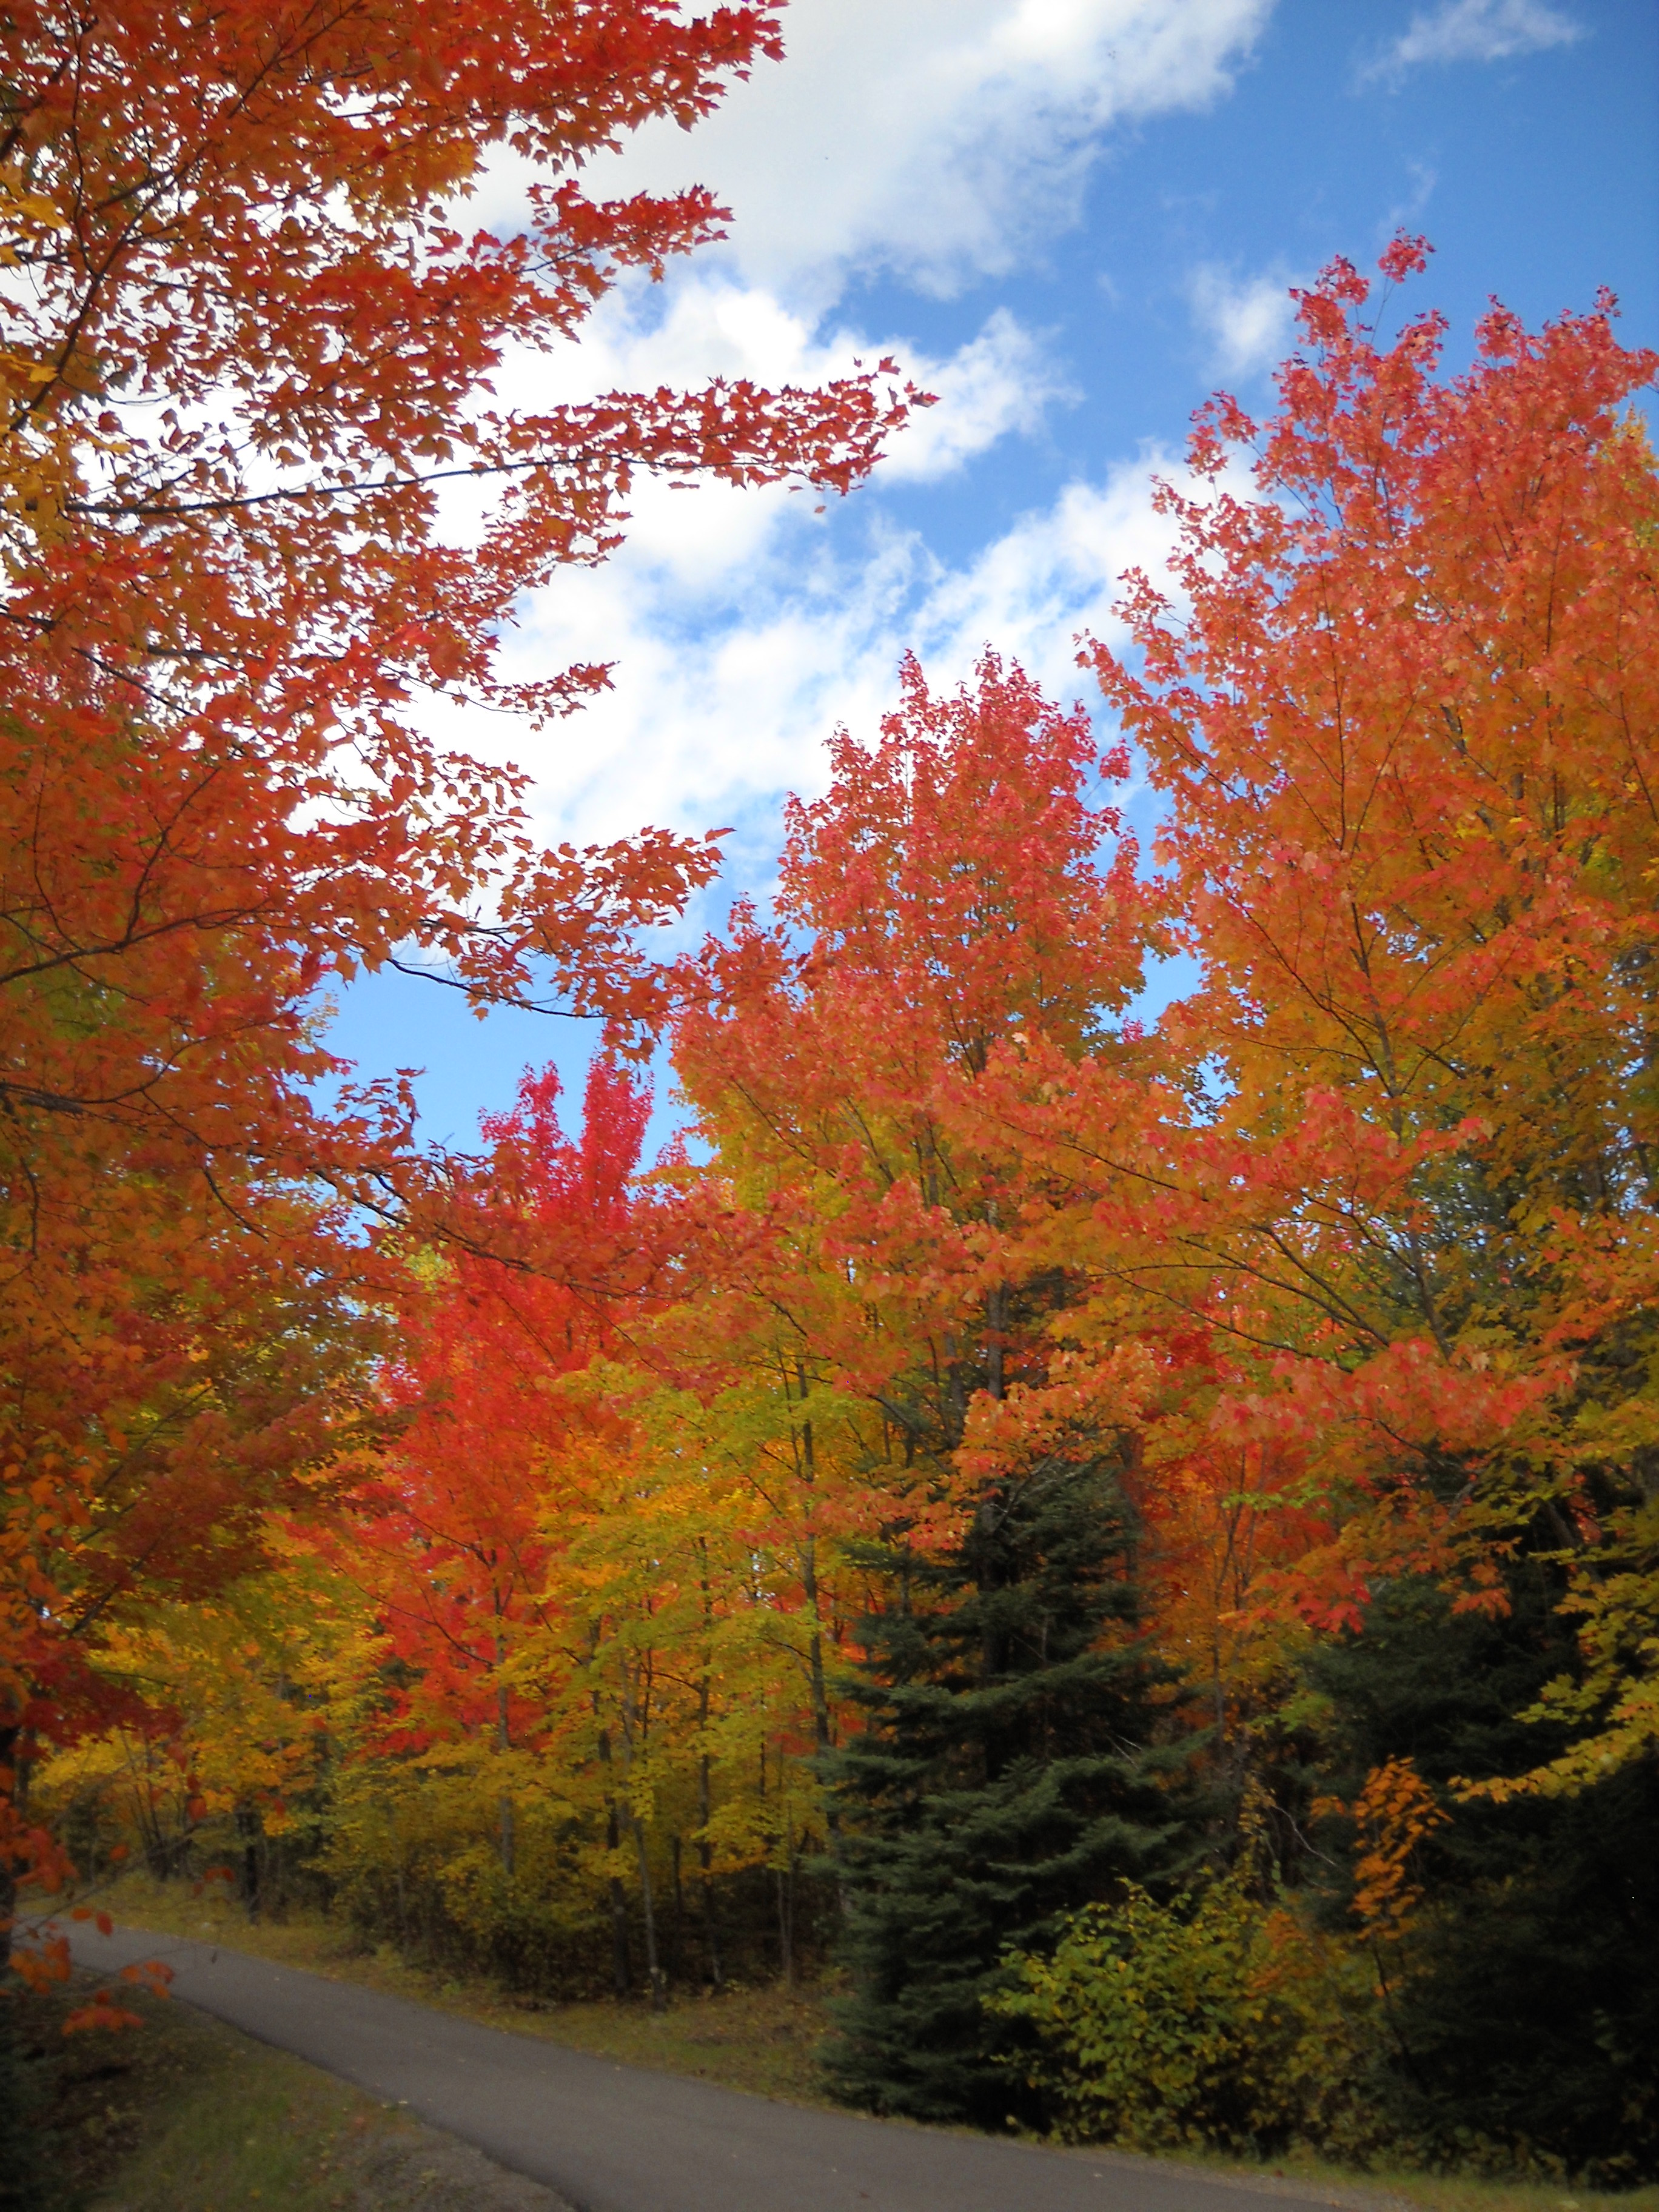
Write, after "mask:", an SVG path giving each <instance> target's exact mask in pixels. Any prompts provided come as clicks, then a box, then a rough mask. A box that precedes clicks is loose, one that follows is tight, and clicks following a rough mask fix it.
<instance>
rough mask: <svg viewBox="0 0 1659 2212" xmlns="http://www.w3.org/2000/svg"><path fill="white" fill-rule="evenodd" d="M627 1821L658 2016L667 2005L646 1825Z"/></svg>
mask: <svg viewBox="0 0 1659 2212" xmlns="http://www.w3.org/2000/svg"><path fill="white" fill-rule="evenodd" d="M628 1819H629V1826H630V1827H631V1828H632V1829H633V1831H634V1850H635V1855H636V1857H638V1859H639V1863H640V1904H641V1909H642V1911H643V1912H644V1915H645V1971H646V1972H647V1975H648V1976H649V1978H650V1981H651V2009H652V2011H653V2012H660V2011H661V2010H662V2009H663V2008H664V2006H665V2004H666V2003H667V2002H668V1990H667V1985H666V1984H665V1981H664V1979H663V1971H662V1967H661V1966H660V1964H659V1961H658V1958H657V1915H656V1910H655V1907H654V1905H653V1901H652V1895H651V1860H650V1857H649V1854H648V1853H647V1850H646V1848H645V1823H644V1821H643V1820H641V1818H640V1817H639V1815H638V1814H637V1813H633V1812H630V1813H629V1816H628Z"/></svg>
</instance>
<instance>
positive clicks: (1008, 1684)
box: [825, 1459, 1190, 2126]
mask: <svg viewBox="0 0 1659 2212" xmlns="http://www.w3.org/2000/svg"><path fill="white" fill-rule="evenodd" d="M1133 1541H1134V1526H1133V1516H1132V1515H1131V1512H1130V1510H1129V1508H1128V1505H1127V1501H1126V1500H1125V1498H1124V1497H1123V1495H1122V1492H1121V1487H1120V1486H1119V1483H1118V1480H1117V1478H1116V1472H1115V1468H1114V1467H1113V1466H1112V1465H1111V1463H1110V1462H1108V1461H1106V1460H1103V1459H1096V1460H1091V1461H1088V1462H1079V1461H1076V1460H1070V1461H1065V1460H1060V1459H1053V1460H1049V1461H1047V1462H1043V1463H1042V1464H1040V1465H1039V1466H1037V1467H1036V1468H1033V1469H1031V1470H1030V1472H1029V1473H1027V1474H1024V1475H1023V1476H1022V1477H1020V1478H1019V1479H1018V1480H1013V1481H1011V1482H1009V1483H1007V1484H1006V1485H1004V1486H1001V1487H1000V1489H999V1491H998V1492H996V1494H995V1495H994V1496H988V1497H987V1498H985V1499H984V1500H982V1501H981V1506H980V1509H979V1510H978V1511H977V1513H976V1514H975V1519H974V1522H973V1523H972V1526H971V1527H970V1528H969V1531H968V1533H967V1534H966V1536H965V1538H964V1539H963V1541H962V1543H961V1544H960V1546H959V1547H957V1549H956V1550H955V1551H953V1552H952V1553H949V1554H947V1555H945V1556H941V1557H935V1558H933V1559H915V1558H908V1559H904V1560H902V1561H900V1560H898V1559H895V1558H894V1557H892V1556H891V1555H888V1556H887V1557H885V1559H883V1560H882V1561H880V1562H879V1564H881V1565H884V1567H885V1569H886V1571H888V1573H890V1575H891V1576H892V1577H893V1578H894V1582H893V1587H894V1590H895V1598H896V1601H895V1602H894V1603H893V1604H892V1605H891V1606H890V1607H889V1608H888V1609H887V1610H885V1611H883V1612H880V1613H876V1614H874V1615H872V1616H871V1617H870V1618H869V1619H868V1620H866V1622H865V1624H864V1627H863V1633H862V1640H863V1643H864V1647H865V1658H864V1662H863V1665H862V1668H861V1670H860V1674H858V1675H857V1676H856V1677H854V1680H852V1681H851V1682H850V1683H849V1684H848V1686H847V1687H848V1693H849V1695H850V1696H851V1698H852V1699H853V1701H854V1704H855V1705H858V1706H860V1707H861V1708H862V1709H863V1712H864V1715H865V1717H866V1725H865V1728H864V1729H863V1731H862V1733H860V1734H859V1735H855V1736H854V1737H853V1738H852V1739H851V1740H850V1741H848V1743H847V1745H846V1746H845V1747H844V1748H842V1750H840V1751H839V1752H837V1753H834V1754H832V1755H831V1756H830V1757H829V1759H827V1760H826V1762H825V1765H826V1769H827V1772H828V1775H829V1781H830V1783H831V1785H832V1790H833V1796H834V1801H835V1803H836V1811H837V1815H838V1829H839V1841H838V1846H837V1852H836V1870H837V1873H838V1875H839V1876H840V1880H841V1883H842V1895H843V1899H844V1904H845V1911H846V1928H845V1936H844V1943H843V1956H844V1958H845V1960H846V1961H847V1963H848V1966H850V1968H851V1971H852V1975H853V1983H854V1991H853V1995H852V1996H851V1998H850V1999H849V2000H848V2002H846V2003H845V2004H844V2005H843V2007H842V2021H841V2027H842V2033H841V2035H840V2037H839V2039H838V2041H837V2043H836V2045H834V2046H833V2047H832V2050H831V2051H830V2054H829V2060H828V2064H829V2076H830V2081H831V2085H832V2087H834V2089H835V2091H836V2093H837V2094H838V2095H839V2096H841V2097H842V2099H844V2100H846V2101H847V2102H848V2103H851V2104H858V2105H862V2106H866V2107H868V2108H869V2109H871V2110H873V2111H876V2112H895V2113H903V2114H906V2115H908V2116H909V2117H910V2118H915V2119H922V2120H970V2121H974V2122H976V2123H978V2124H981V2125H988V2126H997V2125H1000V2124H1002V2123H1003V2122H1004V2121H1005V2119H1006V2118H1008V2117H1010V2116H1013V2117H1018V2118H1024V2117H1027V2115H1026V2113H1025V2112H1024V2106H1025V2104H1026V2103H1027V2102H1028V2101H1029V2100H1028V2098H1027V2094H1026V2093H1025V2092H1024V2090H1023V2089H1022V2088H1021V2087H1020V2086H1019V2083H1018V2075H1017V2074H1015V2073H1013V2072H1011V2071H1010V2070H1009V2069H1008V2068H1007V2067H1006V2063H1002V2062H1004V2061H1005V2060H1006V2057H1007V2056H1008V2055H1009V2053H1010V2050H1011V2039H1012V2034H1013V2033H1014V2031H1013V2030H1012V2028H1011V2027H1009V2026H1008V2025H1006V2024H1004V2023H999V2022H996V2021H992V2020H991V2019H989V2018H988V2017H987V2015H986V2013H985V2011H984V2009H983V2005H982V2000H983V1998H984V1997H985V1996H987V1994H988V1993H989V1992H990V1991H991V1990H993V1989H994V1987H997V1986H1000V1983H1001V1980H1002V1976H1003V1971H1004V1970H1003V1968H1002V1966H1001V1963H1000V1961H1001V1955H1002V1954H1003V1952H1004V1951H1005V1949H1006V1948H1008V1947H1010V1946H1013V1947H1017V1948H1018V1949H1020V1950H1022V1951H1033V1950H1041V1949H1042V1948H1044V1947H1045V1946H1046V1945H1048V1944H1049V1943H1051V1942H1053V1941H1054V1937H1055V1936H1056V1935H1057V1933H1058V1923H1059V1922H1060V1918H1061V1917H1062V1916H1064V1915H1066V1913H1069V1912H1071V1911H1074V1910H1075V1909H1076V1908H1077V1907H1079V1906H1080V1905H1084V1904H1085V1903H1088V1902H1089V1901H1090V1900H1091V1899H1097V1898H1100V1897H1103V1896H1104V1895H1107V1894H1109V1892H1110V1889H1111V1887H1112V1884H1113V1882H1114V1881H1116V1880H1118V1879H1121V1878H1122V1877H1124V1876H1133V1877H1135V1878H1137V1879H1145V1878H1146V1875H1148V1874H1149V1873H1151V1872H1152V1871H1153V1870H1154V1869H1157V1868H1158V1867H1159V1866H1161V1865H1163V1864H1164V1863H1165V1862H1166V1861H1167V1860H1168V1858H1169V1857H1170V1851H1171V1845H1172V1842H1173V1839H1174V1838H1175V1836H1176V1830H1177V1827H1178V1825H1179V1824H1178V1817H1177V1814H1176V1809H1175V1808H1174V1806H1173V1804H1172V1801H1171V1797H1170V1794H1169V1792H1168V1790H1167V1788H1166V1787H1165V1778H1166V1777H1168V1776H1169V1775H1170V1773H1171V1771H1173V1769H1174V1768H1175V1767H1176V1765H1178V1764H1179V1762H1180V1760H1181V1759H1182V1756H1183V1753H1181V1752H1178V1751H1174V1750H1170V1749H1160V1748H1158V1747H1157V1739H1158V1735H1159V1734H1160V1725H1159V1724H1160V1721H1161V1720H1163V1719H1164V1718H1165V1717H1167V1714H1168V1711H1169V1706H1170V1701H1171V1694H1172V1678H1171V1676H1170V1673H1169V1671H1168V1669H1167V1668H1160V1667H1159V1666H1158V1665H1157V1664H1156V1663H1155V1662H1152V1661H1151V1660H1150V1659H1149V1658H1148V1656H1146V1651H1145V1650H1144V1648H1143V1646H1142V1644H1141V1642H1140V1640H1139V1637H1138V1635H1137V1632H1136V1615H1137V1610H1138V1607H1137V1596H1136V1589H1135V1583H1134V1579H1133ZM870 1564H872V1565H876V1564H878V1562H877V1561H876V1560H875V1559H872V1560H871V1562H870ZM1188 1741H1190V1739H1189V1740H1188Z"/></svg>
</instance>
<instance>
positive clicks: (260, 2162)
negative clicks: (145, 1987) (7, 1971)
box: [25, 1978, 399, 2212]
mask: <svg viewBox="0 0 1659 2212" xmlns="http://www.w3.org/2000/svg"><path fill="white" fill-rule="evenodd" d="M77 1979H79V1978H77ZM87 1986H88V1987H89V1986H90V1984H89V1983H88V1984H87ZM85 1994H86V1990H85V1988H77V1989H76V1990H73V1991H71V1992H69V1993H66V1994H65V1995H64V1996H62V1997H57V1996H54V1997H52V1998H47V1999H35V2000H26V2001H25V2002H28V2003H30V2005H31V2006H32V2007H33V2006H35V2005H38V2006H39V2007H40V2012H39V2014H38V2015H36V2016H34V2017H33V2018H31V2020H30V2021H29V2025H30V2027H31V2028H32V2029H33V2033H34V2035H35V2037H36V2039H37V2040H38V2041H39V2042H40V2044H42V2045H45V2047H46V2048H47V2049H48V2050H52V2051H58V2050H61V2056H60V2057H58V2062H57V2075H58V2081H57V2093H56V2098H55V2100H54V2105H53V2109H52V2130H53V2134H54V2136H55V2142H54V2145H53V2154H54V2159H55V2161H56V2162H57V2164H58V2170H59V2172H60V2173H61V2174H62V2175H63V2178H64V2180H65V2181H66V2183H67V2185H68V2193H69V2197H70V2201H71V2202H76V2201H79V2202H82V2203H87V2204H88V2205H89V2206H91V2207H93V2208H96V2212H236V2208H238V2207H240V2206H244V2205H249V2204H269V2205H273V2206H281V2207H283V2212H335V2209H336V2208H337V2207H340V2206H343V2205H347V2204H349V2205H352V2206H353V2207H354V2212H355V2208H356V2205H357V2203H358V2202H359V2199H358V2197H357V2196H356V2194H355V2193H354V2183H353V2174H354V2169H355V2168H356V2166H357V2165H358V2164H359V2163H360V2162H361V2160H362V2153H363V2150H364V2148H365V2147H366V2145H367V2144H368V2143H369V2142H371V2141H372V2140H374V2139H377V2138H379V2137H381V2136H385V2135H386V2134H387V2132H388V2131H389V2130H397V2129H398V2126H399V2122H398V2118H397V2117H396V2116H395V2115H389V2114H386V2113H385V2112H381V2111H380V2108H379V2107H378V2106H375V2105H374V2104H373V2103H372V2102H371V2101H370V2100H369V2099H368V2098H366V2097H364V2096H362V2095H360V2094H359V2093H358V2092H357V2091H356V2090H355V2089H352V2088H349V2087H347V2086H346V2085H345V2084H344V2083H343V2082H340V2081H335V2080H334V2079H333V2078H332V2077H331V2075H326V2074H322V2073H319V2072H318V2071H317V2069H315V2068H314V2067H311V2066H307V2065H305V2064H303V2063H301V2061H300V2060H299V2059H297V2058H290V2057H287V2056H286V2055H285V2054H284V2053H283V2052H281V2051H269V2050H267V2049H266V2048H265V2047H264V2045H262V2044H258V2043H255V2042H253V2041H252V2040H251V2039H249V2038H248V2037H246V2036H243V2035H239V2034H237V2033H236V2032H235V2030H234V2029H233V2028H228V2027H222V2025H221V2024H220V2023H219V2022H217V2021H209V2020H206V2019H204V2017H203V2016H202V2015H200V2014H199V2013H193V2012H191V2010H190V2009H189V2008H187V2007H186V2006H184V2005H175V2004H173V2003H171V2002H168V2001H167V2000H166V1999H157V1998H154V1997H149V1996H143V1995H139V1994H129V1993H128V1992H126V1991H125V1990H124V1991H123V1994H122V2002H124V2003H125V2004H126V2005H127V2006H128V2007H129V2008H130V2009H131V2010H132V2011H134V2012H137V2014H138V2015H140V2017H141V2021H142V2025H141V2026H140V2027H137V2028H120V2029H113V2030H111V2029H92V2030H89V2031H86V2032H84V2033H80V2034H77V2035H74V2036H70V2037H68V2038H62V2039H61V2041H60V2037H61V2031H60V2029H59V2027H58V2022H59V2019H60V2018H61V2015H62V2014H63V2013H64V2012H65V2011H66V2010H67V2009H68V2008H69V2005H70V2002H73V2001H75V2000H76V1999H77V1998H83V1997H84V1996H85Z"/></svg>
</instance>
